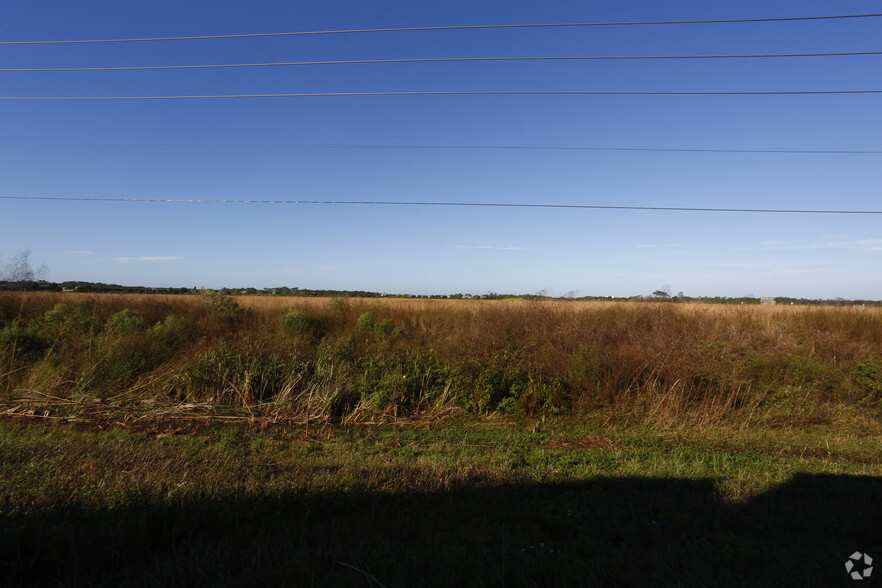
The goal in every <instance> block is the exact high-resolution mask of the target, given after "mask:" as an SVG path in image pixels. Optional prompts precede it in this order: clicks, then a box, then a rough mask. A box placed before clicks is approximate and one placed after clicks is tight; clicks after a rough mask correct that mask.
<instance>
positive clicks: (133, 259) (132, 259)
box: [113, 255, 184, 263]
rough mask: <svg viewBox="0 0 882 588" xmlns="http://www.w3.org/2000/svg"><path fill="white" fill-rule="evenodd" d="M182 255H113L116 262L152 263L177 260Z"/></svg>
mask: <svg viewBox="0 0 882 588" xmlns="http://www.w3.org/2000/svg"><path fill="white" fill-rule="evenodd" d="M179 259H184V258H183V257H178V256H171V255H153V256H148V257H114V258H113V261H115V262H116V263H153V262H158V261H177V260H179Z"/></svg>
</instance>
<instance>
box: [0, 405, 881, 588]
mask: <svg viewBox="0 0 882 588" xmlns="http://www.w3.org/2000/svg"><path fill="white" fill-rule="evenodd" d="M614 421H615V419H611V418H609V417H608V416H607V417H603V418H601V417H600V416H598V418H595V419H591V420H588V421H586V420H580V421H574V420H554V419H552V420H546V421H544V422H541V421H538V420H522V419H503V418H492V419H487V418H479V419H476V418H459V419H447V420H442V421H437V422H433V423H428V422H427V423H411V424H409V425H385V426H374V425H353V426H348V427H343V428H325V429H324V430H322V431H315V430H314V431H313V432H312V433H311V434H310V435H309V436H308V437H307V436H305V435H304V431H303V429H302V428H299V429H296V430H295V429H286V428H284V427H274V428H268V429H263V430H261V429H260V428H259V427H248V426H245V425H242V424H235V425H227V426H222V425H217V424H211V423H206V422H204V421H187V423H189V424H188V425H187V426H184V425H182V424H181V421H175V422H171V423H169V422H154V423H151V424H146V423H142V424H141V425H139V427H137V428H132V427H127V428H121V427H117V428H114V427H110V428H108V429H106V430H97V429H96V428H95V427H94V426H88V427H85V426H80V427H77V426H73V425H55V424H42V423H37V424H35V423H32V422H17V421H11V420H9V419H6V420H2V421H0V463H2V466H0V468H2V469H0V488H2V491H0V554H2V555H0V572H2V573H3V577H4V578H5V579H6V581H8V582H9V583H10V585H53V584H57V585H65V586H67V585H82V586H86V585H88V586H92V585H107V586H115V585H132V586H200V585H204V586H218V585H221V586H224V585H229V586H249V585H251V586H259V585H289V586H352V585H373V586H379V585H384V586H387V587H389V588H391V587H393V586H417V585H419V586H453V585H455V586H594V585H661V586H664V585H670V586H677V585H722V586H745V585H785V586H786V585H794V586H796V585H799V586H806V585H824V586H836V585H849V584H848V583H849V582H850V580H849V579H848V577H847V576H846V575H845V573H844V566H843V563H844V561H845V559H846V557H847V556H848V555H850V554H851V553H852V552H854V551H855V550H861V551H866V552H868V553H870V554H871V555H874V556H880V555H882V527H880V525H879V521H882V518H880V517H882V503H880V501H879V499H878V497H879V496H882V479H880V476H882V450H880V448H879V446H878V436H879V433H880V427H879V423H878V421H873V420H863V421H860V420H859V421H850V422H847V421H840V422H835V423H830V424H804V425H802V426H798V427H795V426H787V427H783V428H778V429H766V430H762V431H758V430H739V429H732V428H712V427H709V428H706V429H704V430H703V431H701V433H700V434H699V433H691V432H689V431H688V429H685V428H673V429H670V430H664V429H660V428H659V427H657V426H647V425H645V424H640V425H624V424H615V423H614Z"/></svg>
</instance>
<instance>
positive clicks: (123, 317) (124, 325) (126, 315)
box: [107, 308, 144, 335]
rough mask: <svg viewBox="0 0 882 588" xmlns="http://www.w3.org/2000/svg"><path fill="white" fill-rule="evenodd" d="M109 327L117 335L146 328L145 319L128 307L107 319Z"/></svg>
mask: <svg viewBox="0 0 882 588" xmlns="http://www.w3.org/2000/svg"><path fill="white" fill-rule="evenodd" d="M107 329H108V330H110V331H111V332H113V333H116V334H117V335H121V334H123V333H136V332H138V331H141V330H143V329H144V319H142V318H141V317H140V315H138V313H136V312H134V311H131V310H129V309H128V308H127V309H125V310H121V311H119V312H118V313H116V314H114V315H113V316H111V317H110V318H109V319H107Z"/></svg>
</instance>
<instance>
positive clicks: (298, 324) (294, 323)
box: [282, 308, 310, 335]
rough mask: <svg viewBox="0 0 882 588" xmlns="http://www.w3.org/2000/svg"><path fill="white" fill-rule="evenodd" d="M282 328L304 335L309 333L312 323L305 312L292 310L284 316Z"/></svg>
mask: <svg viewBox="0 0 882 588" xmlns="http://www.w3.org/2000/svg"><path fill="white" fill-rule="evenodd" d="M282 327H283V328H284V329H285V330H286V331H290V332H291V333H296V334H298V335H303V334H305V333H306V332H307V331H309V327H310V323H309V319H308V318H307V317H306V313H305V312H303V311H302V310H299V309H297V308H292V309H290V310H288V311H286V312H285V314H283V315H282Z"/></svg>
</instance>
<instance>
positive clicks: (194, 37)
mask: <svg viewBox="0 0 882 588" xmlns="http://www.w3.org/2000/svg"><path fill="white" fill-rule="evenodd" d="M879 16H882V13H869V14H839V15H826V16H791V17H780V18H732V19H706V20H650V21H620V22H566V23H540V24H496V25H455V26H432V27H391V28H374V29H338V30H326V31H291V32H281V33H240V34H231V35H190V36H179V37H139V38H121V39H76V40H51V41H0V45H61V44H69V43H127V42H134V41H192V40H201V39H241V38H246V37H284V36H296V35H341V34H351V33H397V32H405V31H451V30H472V29H475V30H480V29H526V28H551V27H608V26H644V25H689V24H724V23H758V22H796V21H814V20H834V19H858V18H875V17H879Z"/></svg>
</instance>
